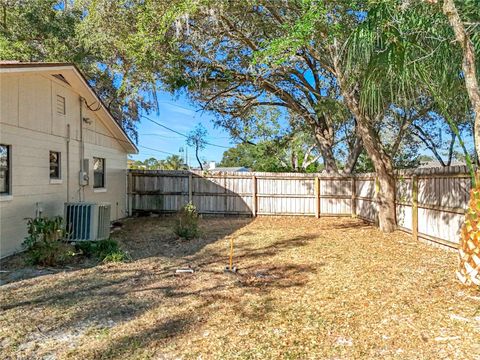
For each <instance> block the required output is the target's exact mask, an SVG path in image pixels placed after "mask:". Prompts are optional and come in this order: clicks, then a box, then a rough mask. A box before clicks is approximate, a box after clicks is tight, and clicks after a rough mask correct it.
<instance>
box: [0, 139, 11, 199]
mask: <svg viewBox="0 0 480 360" xmlns="http://www.w3.org/2000/svg"><path fill="white" fill-rule="evenodd" d="M9 193H10V146H8V145H2V144H0V194H9Z"/></svg>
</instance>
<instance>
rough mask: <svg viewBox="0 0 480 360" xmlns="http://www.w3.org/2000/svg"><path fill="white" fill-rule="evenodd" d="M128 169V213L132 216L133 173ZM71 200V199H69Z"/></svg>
mask: <svg viewBox="0 0 480 360" xmlns="http://www.w3.org/2000/svg"><path fill="white" fill-rule="evenodd" d="M127 171H128V176H127V213H128V216H132V212H133V175H132V172H131V171H129V170H127ZM69 201H70V200H69Z"/></svg>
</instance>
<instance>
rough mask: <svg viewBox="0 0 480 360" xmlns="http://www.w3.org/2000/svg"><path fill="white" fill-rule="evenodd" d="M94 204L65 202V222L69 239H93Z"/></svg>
mask: <svg viewBox="0 0 480 360" xmlns="http://www.w3.org/2000/svg"><path fill="white" fill-rule="evenodd" d="M93 206H94V204H87V203H77V204H65V223H66V227H67V228H66V231H67V238H68V239H69V240H91V239H90V238H91V234H92V220H93V218H92V212H93Z"/></svg>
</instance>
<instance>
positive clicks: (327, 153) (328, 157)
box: [315, 128, 338, 173]
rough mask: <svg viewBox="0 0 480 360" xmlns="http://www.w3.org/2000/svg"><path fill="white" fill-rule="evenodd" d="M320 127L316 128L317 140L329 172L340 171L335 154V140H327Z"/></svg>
mask: <svg viewBox="0 0 480 360" xmlns="http://www.w3.org/2000/svg"><path fill="white" fill-rule="evenodd" d="M320 131H321V130H320V129H318V128H317V129H315V140H316V142H317V144H318V150H319V151H320V154H322V158H323V165H324V166H325V170H326V171H327V172H329V173H338V166H337V162H336V161H335V155H334V154H333V141H329V140H327V139H326V138H325V137H324V136H323V135H322V134H321V133H319V132H320Z"/></svg>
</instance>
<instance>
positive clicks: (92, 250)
mask: <svg viewBox="0 0 480 360" xmlns="http://www.w3.org/2000/svg"><path fill="white" fill-rule="evenodd" d="M75 246H76V248H77V249H78V250H81V252H82V253H83V255H85V256H87V257H95V258H96V259H97V260H99V261H103V262H121V261H126V260H128V259H129V257H128V254H127V253H126V252H125V251H123V250H122V249H121V248H120V246H119V244H118V242H116V241H115V240H112V239H106V240H100V241H81V242H78V243H77V244H75Z"/></svg>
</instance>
